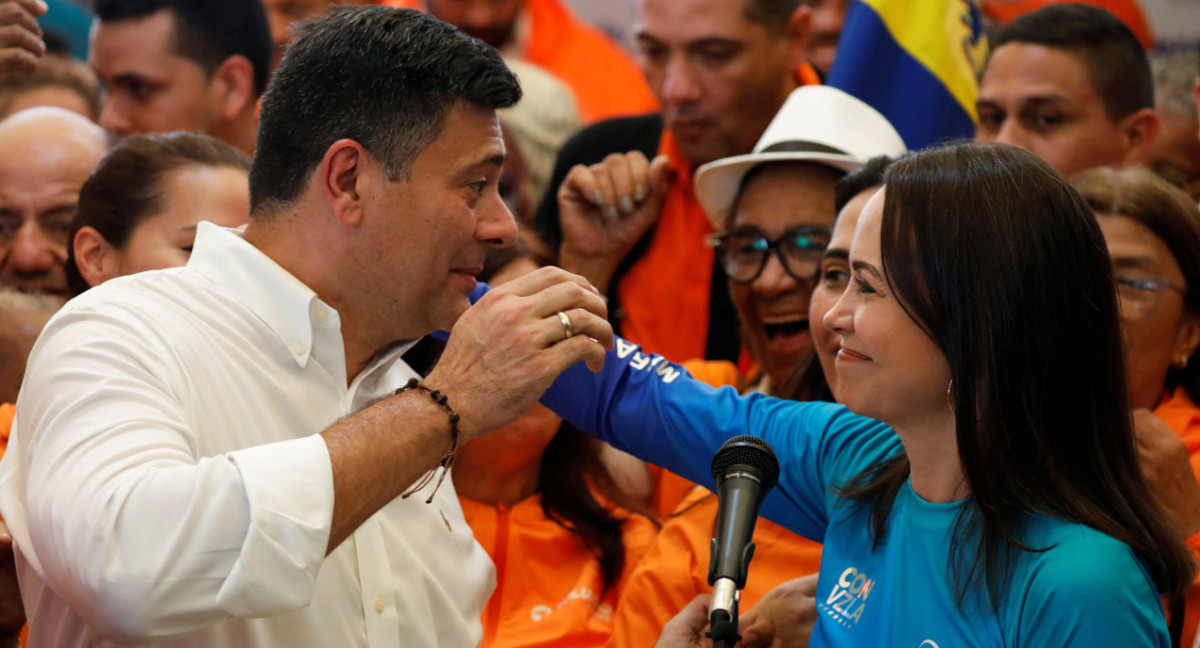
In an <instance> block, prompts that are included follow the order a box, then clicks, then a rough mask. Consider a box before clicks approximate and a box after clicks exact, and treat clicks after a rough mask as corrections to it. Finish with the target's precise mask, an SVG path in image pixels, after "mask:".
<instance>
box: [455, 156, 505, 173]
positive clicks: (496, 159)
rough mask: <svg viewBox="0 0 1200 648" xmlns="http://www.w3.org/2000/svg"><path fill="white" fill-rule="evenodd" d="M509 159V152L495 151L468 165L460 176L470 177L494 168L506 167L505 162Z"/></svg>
mask: <svg viewBox="0 0 1200 648" xmlns="http://www.w3.org/2000/svg"><path fill="white" fill-rule="evenodd" d="M507 161H508V153H493V154H491V155H488V156H487V157H485V158H483V159H481V160H479V161H478V162H476V163H474V164H472V165H471V166H469V167H466V168H464V169H463V170H462V172H461V173H460V174H459V175H458V177H459V178H470V177H472V176H475V175H478V174H480V173H483V172H485V171H491V170H492V169H500V168H503V167H504V163H505V162H507Z"/></svg>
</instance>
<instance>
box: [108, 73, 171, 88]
mask: <svg viewBox="0 0 1200 648" xmlns="http://www.w3.org/2000/svg"><path fill="white" fill-rule="evenodd" d="M108 83H109V85H119V84H129V83H144V84H147V85H161V84H162V82H161V81H159V80H157V79H154V78H151V77H148V76H146V75H144V74H141V73H138V72H122V73H120V74H118V75H116V76H114V77H113V78H112V79H111V80H110V81H109V82H108Z"/></svg>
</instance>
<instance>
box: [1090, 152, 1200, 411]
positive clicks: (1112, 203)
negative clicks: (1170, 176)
mask: <svg viewBox="0 0 1200 648" xmlns="http://www.w3.org/2000/svg"><path fill="white" fill-rule="evenodd" d="M1072 182H1073V183H1074V185H1075V188H1076V189H1078V190H1079V193H1080V194H1082V195H1083V199H1084V200H1086V201H1087V203H1088V205H1089V206H1090V207H1091V208H1092V211H1094V212H1095V213H1097V214H1100V215H1105V216H1124V217H1126V218H1129V219H1132V220H1134V221H1136V222H1138V223H1140V224H1141V225H1143V226H1144V227H1145V228H1146V229H1148V230H1150V232H1151V233H1153V234H1154V236H1156V237H1158V239H1159V240H1160V241H1162V242H1163V244H1165V245H1166V246H1167V249H1168V250H1170V251H1171V256H1172V257H1174V258H1175V262H1176V263H1177V264H1179V270H1180V271H1181V272H1182V273H1183V278H1184V281H1185V282H1187V295H1186V296H1184V298H1183V306H1184V309H1185V310H1186V311H1187V312H1188V313H1193V314H1197V313H1200V208H1197V207H1196V203H1194V202H1192V199H1191V197H1190V196H1188V195H1187V194H1186V193H1184V191H1183V190H1182V189H1179V188H1178V187H1176V186H1174V185H1172V184H1171V183H1169V182H1167V181H1166V180H1163V179H1162V178H1159V177H1158V176H1157V175H1155V174H1154V173H1153V172H1151V171H1149V170H1147V169H1139V168H1136V167H1134V168H1128V169H1107V168H1101V169H1090V170H1088V171H1084V172H1083V173H1081V174H1079V175H1078V176H1075V177H1074V178H1072ZM1188 359H1189V360H1192V359H1196V360H1197V362H1188V364H1187V366H1186V367H1184V368H1182V369H1180V368H1178V367H1174V366H1172V367H1171V368H1170V369H1169V370H1168V371H1167V382H1166V385H1164V389H1165V391H1167V392H1170V391H1173V390H1174V389H1175V387H1176V386H1178V385H1182V386H1183V388H1184V389H1186V390H1187V393H1188V395H1189V396H1191V398H1192V402H1194V403H1200V358H1196V353H1195V352H1193V353H1192V356H1191V357H1190V358H1188Z"/></svg>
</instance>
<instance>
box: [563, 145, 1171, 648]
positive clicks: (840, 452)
mask: <svg viewBox="0 0 1200 648" xmlns="http://www.w3.org/2000/svg"><path fill="white" fill-rule="evenodd" d="M850 261H851V271H852V280H851V282H850V285H849V287H848V288H847V290H846V292H845V293H844V294H843V295H842V297H841V300H840V301H839V302H838V304H837V305H836V306H835V307H834V309H833V310H832V311H831V312H830V313H829V314H828V315H827V316H826V319H825V326H826V327H827V328H829V329H830V330H832V331H833V332H834V333H836V334H837V335H838V336H839V337H840V340H841V350H840V351H839V352H838V358H837V363H836V364H837V373H838V384H839V392H838V395H839V397H840V400H841V401H842V402H843V403H844V404H845V405H846V406H847V407H848V410H847V407H841V406H837V405H831V404H820V403H794V402H783V401H776V400H773V399H770V398H766V397H762V396H760V395H749V396H744V397H743V396H738V395H737V394H736V393H734V391H733V390H732V389H722V390H713V389H711V388H708V387H706V386H704V385H701V384H697V383H696V381H693V380H690V379H689V378H688V377H687V376H686V374H684V373H682V370H681V369H679V368H678V367H676V366H674V365H672V364H670V363H668V362H666V361H664V360H663V359H662V358H658V357H654V356H647V355H644V354H642V353H641V352H640V350H639V349H637V347H636V346H634V345H632V344H630V343H627V342H624V341H619V342H618V344H617V347H616V349H615V350H614V351H613V352H611V353H610V354H609V358H608V361H607V364H606V366H605V368H604V370H603V371H602V372H601V373H599V374H592V373H590V372H588V371H585V370H583V369H582V368H581V367H576V368H573V369H572V370H571V371H569V372H568V373H566V374H564V375H563V377H562V378H560V379H559V381H558V382H556V383H555V385H554V387H552V388H551V390H550V391H549V392H547V394H546V397H545V398H544V400H543V402H545V403H547V404H548V405H550V406H551V407H552V409H555V410H556V411H558V412H559V413H560V414H562V415H564V417H565V418H567V419H568V420H569V421H571V422H573V423H575V424H576V425H578V426H580V427H581V428H583V429H585V430H589V431H592V432H593V433H595V434H597V435H598V436H600V437H601V438H603V439H605V440H607V441H610V442H612V443H614V444H615V445H617V446H618V447H621V448H622V449H625V450H628V451H630V452H632V453H633V454H635V455H636V456H639V457H641V458H643V459H645V460H647V461H650V462H652V463H656V464H659V465H663V466H664V467H666V468H668V469H670V470H673V471H676V472H678V473H679V474H681V475H683V476H684V477H687V478H689V479H693V480H696V481H698V482H701V483H711V477H710V476H709V475H708V468H709V461H710V460H711V458H712V455H713V453H714V452H715V451H716V450H717V448H718V447H719V446H720V445H721V443H722V442H723V441H724V440H725V439H727V438H728V437H730V436H732V435H735V434H740V433H744V432H751V433H754V434H760V435H761V436H763V437H764V438H765V439H766V440H767V441H769V442H770V443H771V444H772V445H773V447H774V448H775V450H776V452H777V453H778V454H779V455H780V458H781V464H782V467H783V474H782V476H781V478H780V482H779V485H778V486H777V488H776V489H775V490H774V491H773V492H772V493H771V494H770V495H769V496H768V498H767V500H766V501H765V502H764V505H763V509H762V513H763V515H765V516H766V517H768V518H770V519H772V520H774V521H776V522H778V523H780V524H783V525H784V526H787V527H788V528H790V529H792V530H794V531H796V532H798V533H800V534H802V535H805V536H807V537H810V538H813V539H815V540H821V541H823V542H824V543H825V554H824V557H823V559H822V565H821V573H820V577H819V583H818V590H817V608H818V616H819V620H818V622H817V626H816V628H815V630H814V633H813V638H812V642H811V645H812V646H883V645H887V646H904V647H911V648H918V647H931V648H939V647H940V648H949V647H950V646H1046V647H1050V646H1054V647H1055V648H1057V647H1061V646H1134V645H1136V646H1164V647H1165V646H1168V645H1169V643H1170V642H1169V640H1168V639H1167V633H1166V627H1165V624H1164V622H1163V614H1162V606H1161V604H1160V601H1159V599H1158V594H1157V593H1158V592H1164V593H1167V594H1170V595H1178V594H1180V593H1182V592H1183V591H1184V589H1185V588H1186V586H1187V585H1188V583H1189V582H1190V579H1191V574H1192V572H1193V570H1194V565H1193V564H1192V562H1191V558H1190V556H1189V554H1188V552H1187V550H1186V549H1185V547H1184V546H1183V544H1182V542H1180V541H1179V540H1178V539H1177V538H1175V537H1174V534H1173V533H1172V532H1171V530H1170V528H1169V527H1168V526H1167V523H1166V522H1165V520H1164V518H1163V515H1162V513H1161V512H1160V511H1159V509H1158V507H1157V506H1156V505H1155V503H1154V501H1153V499H1152V498H1151V497H1150V495H1149V493H1148V492H1147V490H1146V487H1145V484H1144V483H1143V481H1142V478H1141V474H1140V472H1139V470H1138V466H1137V460H1136V455H1135V452H1134V445H1133V437H1132V433H1131V426H1130V419H1129V407H1128V396H1127V388H1126V385H1125V374H1124V369H1123V365H1122V359H1121V338H1120V329H1119V325H1118V321H1117V314H1116V312H1117V311H1116V294H1115V290H1114V284H1113V278H1112V269H1111V266H1110V263H1109V260H1108V256H1107V253H1106V250H1105V246H1104V240H1103V238H1102V236H1101V234H1100V231H1099V229H1098V227H1097V225H1096V222H1095V219H1094V217H1093V216H1092V214H1091V211H1090V210H1089V209H1088V207H1087V205H1086V204H1085V203H1084V202H1083V201H1082V200H1081V199H1080V198H1079V196H1078V195H1077V194H1076V193H1075V191H1074V190H1073V189H1072V188H1071V186H1070V185H1069V184H1068V183H1067V181H1066V180H1065V179H1064V178H1063V177H1062V176H1061V175H1059V174H1058V173H1057V172H1055V171H1054V170H1053V169H1051V168H1050V167H1049V166H1048V165H1047V164H1045V163H1044V162H1042V161H1041V160H1040V159H1038V158H1037V157H1036V156H1034V155H1032V154H1030V153H1028V152H1026V151H1023V150H1021V149H1018V148H1016V147H1011V146H1005V145H959V146H953V147H947V148H942V149H936V150H932V151H927V152H924V153H920V154H917V155H914V156H912V157H910V158H907V159H904V160H901V161H898V162H896V163H895V164H894V165H893V166H892V167H891V169H889V171H888V173H887V175H886V176H885V181H884V189H882V190H881V191H880V193H879V194H877V195H876V196H875V197H874V198H873V199H872V201H871V202H870V203H869V204H868V206H867V207H866V208H865V209H864V212H863V215H862V220H861V221H860V223H859V225H858V229H857V231H856V233H855V238H854V241H853V243H852V245H851V249H850ZM768 262H772V263H774V262H777V260H776V259H769V260H768ZM867 417H870V418H867Z"/></svg>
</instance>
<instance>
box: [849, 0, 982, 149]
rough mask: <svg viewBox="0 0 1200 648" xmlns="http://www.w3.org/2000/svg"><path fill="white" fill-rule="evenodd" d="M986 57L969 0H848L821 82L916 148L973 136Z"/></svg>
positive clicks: (974, 1) (974, 7) (976, 9)
mask: <svg viewBox="0 0 1200 648" xmlns="http://www.w3.org/2000/svg"><path fill="white" fill-rule="evenodd" d="M986 58H987V37H986V36H985V35H984V30H983V14H982V13H981V12H980V9H979V4H978V2H977V0H854V2H852V3H851V4H850V7H849V9H848V10H847V12H846V20H845V23H844V24H843V26H842V36H841V40H840V41H839V42H838V51H837V58H836V59H835V60H834V63H833V69H832V70H830V72H829V79H828V84H829V85H831V86H833V87H835V88H840V89H842V90H845V91H846V92H848V93H850V94H852V95H854V96H856V97H858V98H859V99H862V100H863V101H865V102H866V103H868V104H870V105H871V106H872V107H874V108H875V109H876V110H878V111H879V112H881V113H883V115H884V116H886V117H887V118H888V120H889V121H891V122H892V125H893V126H895V127H896V130H897V131H899V132H900V136H901V137H903V138H904V143H905V144H907V145H908V147H909V148H910V149H912V150H918V149H922V148H925V147H926V146H929V145H930V144H934V143H936V142H939V141H943V140H947V139H955V138H963V137H967V138H969V137H972V136H973V135H974V134H975V120H976V117H975V99H976V97H977V96H978V95H979V81H978V78H979V74H980V72H981V71H982V69H983V64H984V63H985V60H986Z"/></svg>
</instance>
